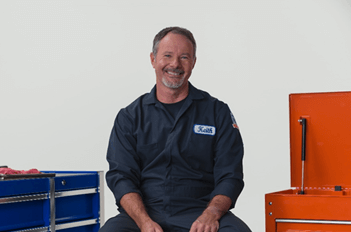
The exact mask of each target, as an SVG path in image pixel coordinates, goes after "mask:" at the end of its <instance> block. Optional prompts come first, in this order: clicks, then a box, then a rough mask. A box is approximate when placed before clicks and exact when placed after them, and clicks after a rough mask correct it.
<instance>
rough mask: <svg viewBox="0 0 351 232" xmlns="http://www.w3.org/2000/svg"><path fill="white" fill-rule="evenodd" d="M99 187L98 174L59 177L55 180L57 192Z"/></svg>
mask: <svg viewBox="0 0 351 232" xmlns="http://www.w3.org/2000/svg"><path fill="white" fill-rule="evenodd" d="M98 185H99V182H98V175H97V174H87V175H73V176H57V177H56V178H55V191H64V190H72V189H83V188H94V187H97V186H98Z"/></svg>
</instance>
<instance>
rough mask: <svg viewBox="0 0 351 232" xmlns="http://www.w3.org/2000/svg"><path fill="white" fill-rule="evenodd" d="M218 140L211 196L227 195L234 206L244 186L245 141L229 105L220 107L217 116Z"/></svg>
mask: <svg viewBox="0 0 351 232" xmlns="http://www.w3.org/2000/svg"><path fill="white" fill-rule="evenodd" d="M216 122H217V140H216V145H215V151H214V152H215V158H214V170H213V173H214V179H215V189H214V191H213V192H212V194H211V198H213V197H214V196H216V195H219V194H221V195H225V196H228V197H230V198H231V200H232V202H233V204H232V207H234V205H235V202H236V200H237V198H238V197H239V195H240V193H241V191H242V189H243V187H244V181H243V167H242V159H243V154H244V148H243V142H242V138H241V135H240V132H239V130H238V128H237V126H236V122H235V120H234V117H233V115H232V114H231V112H230V110H229V108H228V106H227V105H223V107H222V108H221V109H219V111H218V114H217V118H216Z"/></svg>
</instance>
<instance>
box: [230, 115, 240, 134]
mask: <svg viewBox="0 0 351 232" xmlns="http://www.w3.org/2000/svg"><path fill="white" fill-rule="evenodd" d="M230 117H231V118H232V122H233V124H232V126H233V127H234V128H236V129H238V130H239V126H238V124H237V123H236V121H235V118H234V115H233V114H232V112H230Z"/></svg>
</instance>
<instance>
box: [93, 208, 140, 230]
mask: <svg viewBox="0 0 351 232" xmlns="http://www.w3.org/2000/svg"><path fill="white" fill-rule="evenodd" d="M99 232H140V230H139V228H138V226H137V225H136V223H135V222H134V221H133V219H132V218H131V217H129V216H128V214H127V213H125V212H122V213H120V214H118V215H117V216H115V217H112V218H110V219H109V220H107V221H106V223H105V224H104V225H103V227H101V228H100V230H99Z"/></svg>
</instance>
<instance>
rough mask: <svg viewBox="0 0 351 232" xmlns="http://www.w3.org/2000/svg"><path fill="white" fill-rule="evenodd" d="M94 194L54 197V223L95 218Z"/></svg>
mask: <svg viewBox="0 0 351 232" xmlns="http://www.w3.org/2000/svg"><path fill="white" fill-rule="evenodd" d="M96 195H97V194H96V193H95V194H86V195H78V196H69V197H60V198H56V199H55V201H56V224H58V223H64V222H70V221H76V220H82V219H92V218H96V213H95V212H94V209H95V207H94V198H95V197H96Z"/></svg>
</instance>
